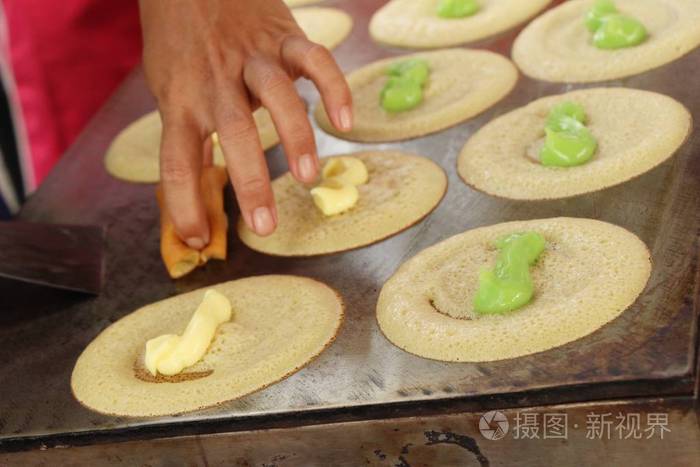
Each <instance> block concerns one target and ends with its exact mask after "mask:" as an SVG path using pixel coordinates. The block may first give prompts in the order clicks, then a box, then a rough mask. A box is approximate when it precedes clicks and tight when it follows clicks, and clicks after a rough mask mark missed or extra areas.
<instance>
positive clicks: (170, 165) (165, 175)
mask: <svg viewBox="0 0 700 467" xmlns="http://www.w3.org/2000/svg"><path fill="white" fill-rule="evenodd" d="M160 175H161V179H162V180H163V182H164V183H166V184H168V185H176V186H181V185H186V184H188V183H190V181H191V180H192V176H193V171H192V167H191V166H190V164H189V163H187V162H185V161H181V160H180V159H177V158H168V157H166V158H163V160H162V161H161V166H160Z"/></svg>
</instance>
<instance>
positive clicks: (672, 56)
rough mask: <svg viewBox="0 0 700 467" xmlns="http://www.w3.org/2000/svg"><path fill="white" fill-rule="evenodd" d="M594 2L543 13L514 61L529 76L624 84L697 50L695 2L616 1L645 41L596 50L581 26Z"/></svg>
mask: <svg viewBox="0 0 700 467" xmlns="http://www.w3.org/2000/svg"><path fill="white" fill-rule="evenodd" d="M593 3H594V1H593V0H570V1H568V2H564V3H562V4H561V5H560V6H558V7H556V8H554V9H552V10H550V11H548V12H546V13H545V14H543V15H542V16H540V17H539V18H537V19H536V20H534V21H533V22H532V23H530V25H528V26H527V28H525V30H524V31H523V32H522V33H521V34H520V36H518V38H517V39H516V41H515V43H514V45H513V60H515V63H517V64H518V66H519V67H520V69H521V70H522V71H523V73H525V74H526V75H528V76H531V77H533V78H536V79H540V80H544V81H555V82H571V83H584V82H594V81H605V80H612V79H618V78H623V77H625V76H631V75H635V74H638V73H642V72H644V71H647V70H651V69H652V68H656V67H659V66H661V65H664V64H666V63H669V62H671V61H673V60H676V59H677V58H679V57H681V56H683V55H685V54H686V53H688V52H690V51H691V50H692V49H694V48H695V47H697V46H698V45H700V28H699V27H698V24H700V5H698V2H697V0H616V1H615V5H617V7H618V9H619V10H620V11H621V12H622V13H624V14H627V15H630V16H633V17H634V18H636V19H638V20H639V21H641V22H642V23H643V24H644V26H645V27H646V28H647V30H648V32H649V37H648V38H647V40H646V41H645V42H643V43H642V44H640V45H637V46H634V47H629V48H623V49H617V50H601V49H598V48H597V47H595V46H594V45H593V43H592V39H591V33H590V32H589V31H588V30H587V29H586V27H585V25H584V17H585V15H586V12H587V11H588V10H589V9H590V8H591V6H592V5H593Z"/></svg>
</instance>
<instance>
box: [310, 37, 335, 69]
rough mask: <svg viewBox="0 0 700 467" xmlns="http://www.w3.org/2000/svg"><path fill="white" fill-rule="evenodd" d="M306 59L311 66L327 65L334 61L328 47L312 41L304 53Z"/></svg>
mask: <svg viewBox="0 0 700 467" xmlns="http://www.w3.org/2000/svg"><path fill="white" fill-rule="evenodd" d="M304 60H305V62H306V64H307V65H309V66H316V67H318V66H325V65H328V64H330V63H332V62H333V57H332V56H331V54H330V52H329V51H328V49H326V48H325V47H323V46H322V45H320V44H316V43H312V45H311V46H309V49H308V50H307V51H306V54H305V55H304Z"/></svg>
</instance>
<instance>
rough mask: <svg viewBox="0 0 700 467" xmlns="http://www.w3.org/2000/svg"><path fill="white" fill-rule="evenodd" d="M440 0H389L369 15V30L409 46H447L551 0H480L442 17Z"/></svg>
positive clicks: (511, 22) (503, 26) (518, 19)
mask: <svg viewBox="0 0 700 467" xmlns="http://www.w3.org/2000/svg"><path fill="white" fill-rule="evenodd" d="M439 1H440V0H392V1H390V2H389V3H387V4H386V5H384V6H383V7H382V8H380V9H379V10H377V12H376V13H375V14H374V16H373V17H372V20H371V21H370V23H369V32H370V35H371V36H372V38H373V39H374V40H376V41H378V42H382V43H384V44H389V45H394V46H398V47H408V48H430V47H450V46H454V45H459V44H464V43H467V42H473V41H478V40H480V39H484V38H486V37H489V36H493V35H495V34H498V33H501V32H503V31H506V30H508V29H510V28H513V27H515V26H517V25H518V24H520V23H522V22H525V21H527V20H528V19H530V18H532V17H533V16H535V15H536V14H537V13H539V12H540V11H542V10H543V9H544V8H545V7H546V6H547V5H549V4H550V3H551V2H552V0H528V1H523V0H481V1H480V2H479V4H480V5H481V9H480V10H479V11H478V12H477V13H476V14H474V15H472V16H467V17H465V18H441V17H440V16H438V15H437V13H436V10H437V4H438V3H439Z"/></svg>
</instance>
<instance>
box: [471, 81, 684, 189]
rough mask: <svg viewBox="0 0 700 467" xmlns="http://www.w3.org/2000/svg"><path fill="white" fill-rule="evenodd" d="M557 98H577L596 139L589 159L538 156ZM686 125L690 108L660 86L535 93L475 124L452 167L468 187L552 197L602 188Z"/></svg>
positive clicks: (661, 152)
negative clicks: (550, 163)
mask: <svg viewBox="0 0 700 467" xmlns="http://www.w3.org/2000/svg"><path fill="white" fill-rule="evenodd" d="M563 101H574V102H578V103H580V104H581V105H583V107H584V109H585V111H586V114H587V116H588V122H587V127H588V128H589V129H590V130H591V133H592V134H593V136H594V137H595V138H596V139H597V140H598V150H597V151H596V153H595V154H594V155H593V158H592V159H591V160H590V162H588V163H586V164H583V165H580V166H577V167H546V166H544V165H542V164H540V163H539V162H537V161H538V160H539V149H540V148H541V146H542V144H543V141H544V128H545V125H546V119H547V115H548V114H549V112H550V110H551V109H552V107H554V106H555V105H556V104H558V103H560V102H563ZM691 128H692V121H691V115H690V112H688V110H687V109H686V108H685V107H684V106H683V105H682V104H680V103H679V102H677V101H675V100H674V99H671V98H670V97H667V96H664V95H662V94H657V93H653V92H649V91H640V90H636V89H625V88H597V89H585V90H580V91H573V92H570V93H566V94H561V95H557V96H550V97H544V98H542V99H538V100H536V101H534V102H532V103H530V104H528V105H526V106H525V107H521V108H519V109H516V110H514V111H512V112H509V113H507V114H505V115H502V116H500V117H498V118H496V119H495V120H493V121H491V122H490V123H488V124H487V125H486V126H484V127H482V128H481V129H480V130H479V131H477V132H476V133H475V134H474V135H473V136H472V137H471V138H470V139H469V141H467V144H466V145H465V146H464V149H462V153H461V154H460V156H459V159H458V161H457V171H458V172H459V175H460V176H461V177H462V179H463V180H464V181H465V182H466V183H467V184H468V185H470V186H472V187H473V188H475V189H477V190H479V191H483V192H485V193H488V194H491V195H495V196H499V197H503V198H510V199H521V200H537V199H556V198H566V197H569V196H575V195H579V194H583V193H589V192H592V191H598V190H602V189H604V188H607V187H611V186H614V185H618V184H620V183H623V182H625V181H627V180H630V179H632V178H634V177H636V176H638V175H641V174H643V173H645V172H647V171H649V170H651V169H653V168H654V167H656V166H657V165H659V164H661V163H662V162H664V161H665V160H667V159H669V158H670V157H671V156H672V155H673V154H674V153H675V152H676V150H677V149H678V148H679V147H680V146H681V145H682V144H683V142H684V141H685V139H686V138H687V136H688V135H689V133H690V131H691Z"/></svg>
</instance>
